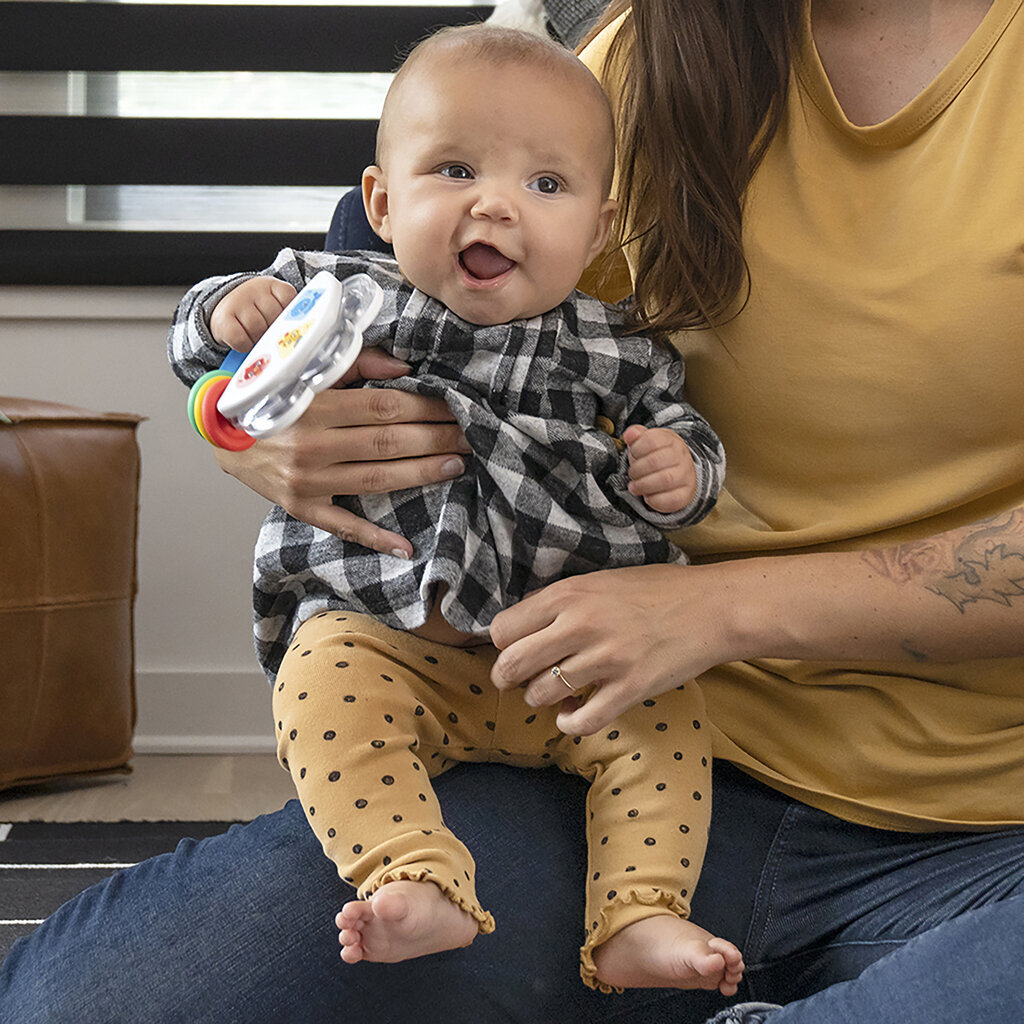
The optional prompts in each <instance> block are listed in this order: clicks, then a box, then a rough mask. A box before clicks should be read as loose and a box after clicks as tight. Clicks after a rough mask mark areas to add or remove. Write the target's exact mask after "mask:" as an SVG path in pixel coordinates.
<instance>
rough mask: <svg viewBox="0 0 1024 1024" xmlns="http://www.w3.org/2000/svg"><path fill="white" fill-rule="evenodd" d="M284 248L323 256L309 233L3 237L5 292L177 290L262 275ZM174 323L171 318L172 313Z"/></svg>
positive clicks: (0, 256) (0, 260)
mask: <svg viewBox="0 0 1024 1024" xmlns="http://www.w3.org/2000/svg"><path fill="white" fill-rule="evenodd" d="M285 246H291V247H292V248H295V249H310V250H314V251H316V250H320V249H323V246H324V236H323V234H311V233H305V232H295V231H289V232H274V231H266V232H258V231H252V232H248V231H223V232H205V231H203V232H178V231H17V230H6V231H0V285H2V284H51V285H53V284H74V285H80V284H84V285H129V284H130V285H180V286H181V287H182V289H183V290H184V288H187V287H188V286H189V285H192V284H194V283H195V282H196V281H198V280H200V279H202V278H204V277H211V276H213V275H214V274H224V273H229V272H233V271H242V270H263V269H264V268H265V267H268V266H269V265H270V264H271V263H272V262H273V259H274V256H276V255H277V253H278V251H279V250H280V249H282V248H284V247H285ZM168 316H170V310H168Z"/></svg>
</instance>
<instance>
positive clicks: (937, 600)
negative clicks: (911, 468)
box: [730, 508, 1024, 662]
mask: <svg viewBox="0 0 1024 1024" xmlns="http://www.w3.org/2000/svg"><path fill="white" fill-rule="evenodd" d="M730 565H732V566H735V567H736V569H737V570H740V571H742V573H743V579H744V583H743V584H741V586H744V587H747V588H750V589H749V590H748V592H747V593H746V594H745V595H738V604H737V605H736V607H735V618H734V620H733V628H734V630H735V637H736V640H737V642H738V643H739V644H740V646H741V648H742V649H743V651H744V653H743V657H781V658H803V659H812V660H828V661H833V660H853V661H864V660H870V661H873V660H903V659H906V660H910V661H918V662H927V661H945V662H948V661H961V660H970V659H975V658H988V657H1007V656H1015V655H1024V509H1022V508H1016V509H1013V510H1012V511H1010V512H1006V513H1001V514H999V515H996V516H993V517H991V518H989V519H987V520H984V521H982V522H978V523H974V524H971V525H970V526H966V527H962V528H959V529H956V530H950V531H948V532H946V533H941V534H937V535H935V536H933V537H930V538H927V539H925V540H921V541H912V542H907V543H904V544H898V545H894V546H892V547H887V548H877V549H871V550H867V551H861V552H847V553H842V554H814V555H795V556H781V557H778V558H761V559H755V560H749V561H746V562H742V563H740V562H737V563H730ZM741 567H742V568H741ZM734 585H736V584H734Z"/></svg>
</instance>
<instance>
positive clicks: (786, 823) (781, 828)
mask: <svg viewBox="0 0 1024 1024" xmlns="http://www.w3.org/2000/svg"><path fill="white" fill-rule="evenodd" d="M799 811H800V807H799V805H797V804H790V806H789V807H787V808H786V810H785V811H784V812H783V814H782V817H781V818H780V819H779V823H778V825H777V826H776V828H775V835H774V836H772V841H771V845H770V846H769V847H768V853H767V855H766V856H765V859H764V866H763V867H762V869H761V877H760V878H759V879H758V883H757V891H756V892H755V894H754V906H753V913H752V914H751V917H750V928H749V929H748V930H747V938H746V942H745V943H744V956H745V957H747V956H750V955H751V954H752V952H754V951H756V953H757V962H759V961H760V960H761V959H762V956H763V953H764V950H763V948H762V946H763V939H764V935H765V933H766V932H767V930H768V926H769V924H770V923H771V921H772V901H773V898H774V895H775V888H776V883H777V880H778V869H779V864H780V862H781V860H782V850H781V847H782V844H783V842H784V840H785V835H786V833H788V832H789V830H790V827H791V819H792V818H793V817H794V816H795V815H796V814H797V813H798V812H799ZM755 929H756V930H757V933H758V941H757V942H755V939H754V932H755ZM757 962H755V963H754V964H750V962H749V961H748V966H749V967H753V968H756V966H757Z"/></svg>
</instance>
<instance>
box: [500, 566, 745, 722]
mask: <svg viewBox="0 0 1024 1024" xmlns="http://www.w3.org/2000/svg"><path fill="white" fill-rule="evenodd" d="M706 577H707V573H706V572H705V571H704V570H703V569H701V568H697V569H694V568H693V567H681V566H674V565H648V566H638V567H636V568H628V569H609V570H605V571H601V572H593V573H589V574H586V575H582V576H575V577H572V578H570V579H566V580H560V581H559V582H557V583H553V584H551V585H550V586H548V587H545V588H544V589H543V590H541V591H538V592H537V593H536V594H533V595H531V596H530V597H528V598H526V599H524V600H523V601H521V602H519V604H517V605H515V606H513V607H512V608H509V609H506V610H505V611H503V612H501V613H499V614H498V615H497V616H496V617H495V619H494V621H493V622H492V623H491V640H492V642H493V643H494V645H495V646H496V647H497V648H498V649H499V651H500V653H499V655H498V657H497V659H496V660H495V662H494V666H493V668H492V670H491V680H492V682H493V683H494V685H495V687H497V688H498V689H500V690H511V689H515V688H516V687H522V688H523V696H524V699H525V701H526V702H527V703H528V704H530V705H533V706H540V705H545V706H551V705H556V704H560V705H561V707H560V710H559V713H558V718H557V721H558V727H559V728H560V729H561V730H562V731H563V732H565V733H569V734H573V735H588V734H590V733H593V732H596V731H597V730H598V729H601V728H603V727H604V726H606V725H608V724H609V723H610V722H612V721H613V720H614V719H615V718H616V717H617V716H618V715H620V714H622V712H623V711H625V710H626V709H627V708H629V707H631V706H632V705H634V704H637V703H638V702H640V701H642V700H645V699H647V698H649V697H655V696H656V695H657V694H659V693H664V692H665V691H666V690H668V689H670V688H671V687H674V686H678V685H680V684H682V683H685V682H687V681H688V680H690V679H692V678H693V677H694V676H696V675H699V674H700V673H701V672H703V671H705V670H706V669H707V668H709V667H710V666H711V665H715V664H718V663H719V662H720V661H722V660H729V659H727V658H722V657H721V656H720V653H725V651H724V650H723V649H722V645H723V643H724V639H723V637H722V636H720V635H719V634H720V632H721V629H720V624H719V621H718V618H719V617H718V616H716V615H715V614H714V613H711V614H709V613H708V611H707V608H706V604H707V602H706V600H705V598H704V594H703V590H704V588H703V587H702V586H701V585H700V582H701V581H702V580H705V579H706ZM716 652H719V653H716ZM556 667H557V668H558V670H559V671H558V672H557V673H555V672H553V671H552V670H553V669H554V668H556ZM571 688H574V689H575V692H573V689H571Z"/></svg>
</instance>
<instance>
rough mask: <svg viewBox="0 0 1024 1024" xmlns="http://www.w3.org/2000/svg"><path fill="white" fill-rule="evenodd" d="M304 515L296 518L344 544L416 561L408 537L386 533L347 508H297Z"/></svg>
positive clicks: (328, 505) (320, 504)
mask: <svg viewBox="0 0 1024 1024" xmlns="http://www.w3.org/2000/svg"><path fill="white" fill-rule="evenodd" d="M296 511H297V512H300V513H302V514H301V515H296V513H295V512H292V513H291V514H292V515H295V517H296V518H297V519H301V520H302V522H305V523H309V524H310V526H315V527H317V528H318V529H321V530H325V531H326V532H327V533H333V534H334V535H335V536H336V537H340V538H341V539H342V540H343V541H346V542H351V543H353V544H362V545H363V547H367V548H372V549H373V550H374V551H379V552H381V553H382V554H388V555H394V556H395V557H396V558H412V554H413V550H412V545H411V544H410V543H409V541H408V540H406V539H405V538H404V537H402V536H400V535H399V534H397V533H392V532H391V531H390V530H382V529H381V528H380V527H379V526H376V525H375V524H373V523H371V522H369V521H367V520H366V519H361V518H360V517H359V516H357V515H355V513H353V512H349V511H348V510H347V509H343V508H339V507H338V506H337V505H335V504H333V503H332V502H326V503H323V502H316V501H313V502H307V503H305V504H304V505H300V506H298V507H297V509H296Z"/></svg>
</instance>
